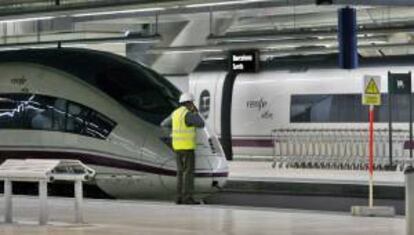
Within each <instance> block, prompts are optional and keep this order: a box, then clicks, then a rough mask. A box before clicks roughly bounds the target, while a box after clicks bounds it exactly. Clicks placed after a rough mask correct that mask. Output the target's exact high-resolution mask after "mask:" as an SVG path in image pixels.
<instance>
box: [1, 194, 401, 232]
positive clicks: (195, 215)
mask: <svg viewBox="0 0 414 235" xmlns="http://www.w3.org/2000/svg"><path fill="white" fill-rule="evenodd" d="M0 203H1V204H0V212H4V205H3V200H2V198H0ZM14 206H15V220H16V223H15V224H13V225H6V224H2V223H0V234H1V235H26V234H27V235H28V234H30V235H52V234H53V235H90V234H96V235H112V234H114V235H115V234H117V235H118V234H119V235H123V234H125V235H134V234H149V235H153V234H157V235H158V234H168V235H172V234H214V235H219V234H240V235H243V234H249V235H250V234H251V235H260V234H277V235H332V234H335V235H342V234H343V235H345V234H346V235H353V234H355V235H360V234H364V235H374V234H375V235H403V234H404V233H405V220H404V218H402V217H397V218H362V217H351V216H350V215H349V214H348V213H342V214H341V213H325V212H304V211H296V210H278V209H259V208H247V207H230V206H229V207H224V206H214V205H194V206H188V205H174V204H172V203H170V202H152V201H116V200H86V201H85V205H84V206H85V207H84V212H85V220H86V222H87V224H85V225H81V226H78V225H73V224H71V222H72V221H73V201H71V200H70V199H61V198H53V199H51V200H50V201H49V209H50V220H51V222H50V225H48V226H37V225H36V219H37V206H38V201H37V199H36V198H31V197H30V198H29V197H16V198H15V200H14ZM0 215H1V216H3V213H0Z"/></svg>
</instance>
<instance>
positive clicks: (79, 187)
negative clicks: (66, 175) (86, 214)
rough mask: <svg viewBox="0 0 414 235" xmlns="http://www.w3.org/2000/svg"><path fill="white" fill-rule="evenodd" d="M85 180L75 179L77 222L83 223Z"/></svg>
mask: <svg viewBox="0 0 414 235" xmlns="http://www.w3.org/2000/svg"><path fill="white" fill-rule="evenodd" d="M82 205H83V182H82V181H81V180H76V181H75V222H76V223H78V224H82V223H83V211H82Z"/></svg>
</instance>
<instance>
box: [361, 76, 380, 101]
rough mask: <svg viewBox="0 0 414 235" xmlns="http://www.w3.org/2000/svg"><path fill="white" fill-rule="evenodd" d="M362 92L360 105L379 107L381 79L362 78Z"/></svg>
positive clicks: (373, 77) (375, 77)
mask: <svg viewBox="0 0 414 235" xmlns="http://www.w3.org/2000/svg"><path fill="white" fill-rule="evenodd" d="M363 89H364V90H363V92H362V104H364V105H381V77H380V76H371V75H365V76H364V86H363Z"/></svg>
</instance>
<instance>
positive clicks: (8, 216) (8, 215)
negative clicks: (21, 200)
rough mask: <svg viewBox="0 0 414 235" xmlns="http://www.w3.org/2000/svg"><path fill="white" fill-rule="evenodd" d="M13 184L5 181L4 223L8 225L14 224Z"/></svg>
mask: <svg viewBox="0 0 414 235" xmlns="http://www.w3.org/2000/svg"><path fill="white" fill-rule="evenodd" d="M12 188H13V187H12V182H11V181H10V180H7V179H5V180H4V204H5V205H4V207H5V209H6V211H5V214H4V221H5V222H6V223H13V201H12V194H13V192H12Z"/></svg>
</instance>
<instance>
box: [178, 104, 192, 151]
mask: <svg viewBox="0 0 414 235" xmlns="http://www.w3.org/2000/svg"><path fill="white" fill-rule="evenodd" d="M188 112H189V111H188V110H187V108H186V107H184V106H182V107H180V108H178V109H176V110H175V111H174V112H173V114H172V146H173V149H174V150H193V149H195V148H196V129H195V127H191V126H187V124H186V123H185V116H186V115H187V113H188Z"/></svg>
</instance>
